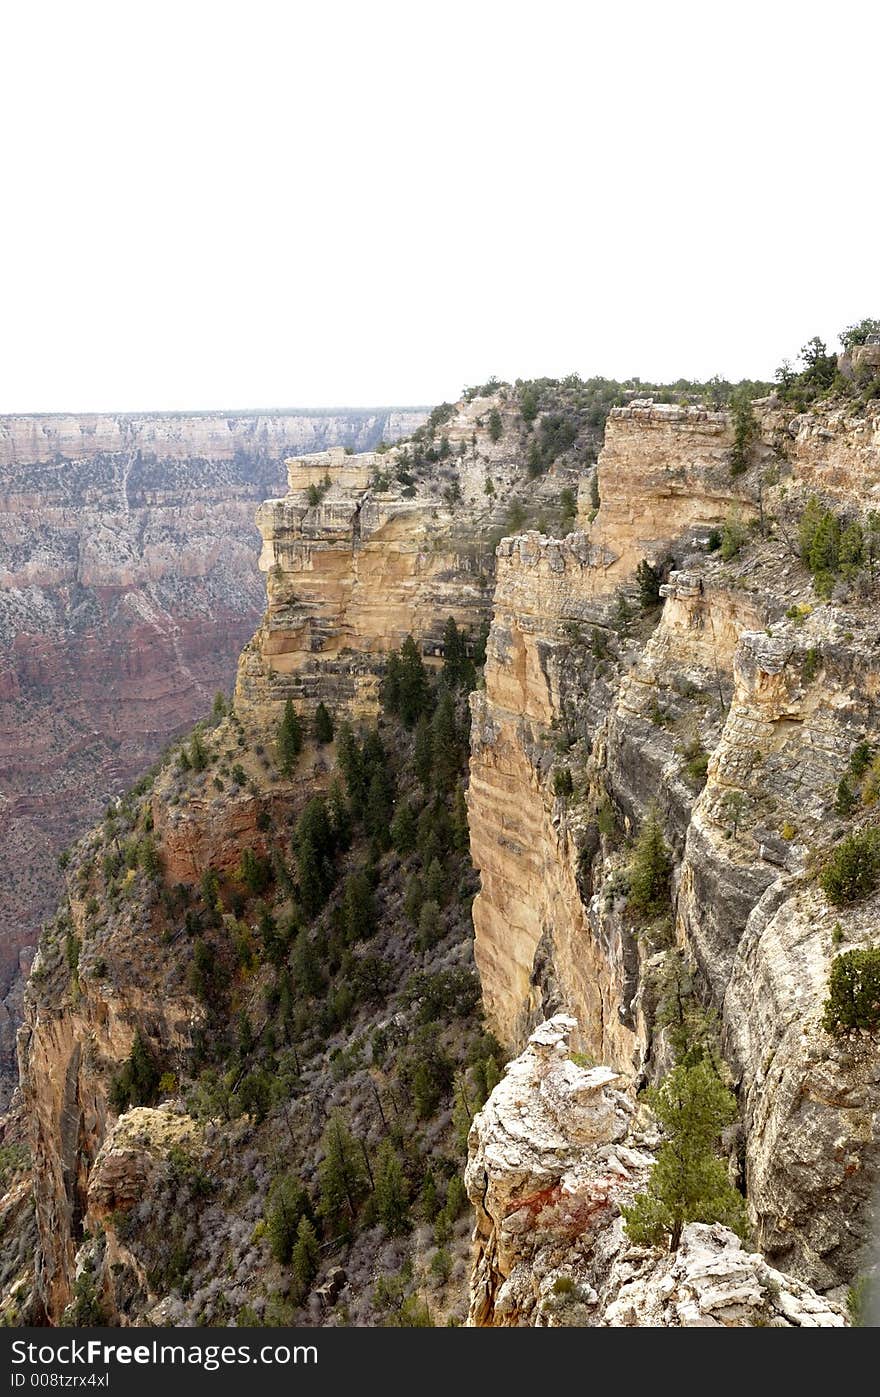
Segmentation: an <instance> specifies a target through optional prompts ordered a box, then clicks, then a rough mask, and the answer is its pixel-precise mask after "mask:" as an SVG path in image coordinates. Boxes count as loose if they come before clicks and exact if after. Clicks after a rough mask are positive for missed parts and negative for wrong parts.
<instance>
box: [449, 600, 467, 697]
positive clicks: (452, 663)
mask: <svg viewBox="0 0 880 1397" xmlns="http://www.w3.org/2000/svg"><path fill="white" fill-rule="evenodd" d="M466 659H467V646H466V645H465V640H464V636H463V635H462V633H461V631H460V630H459V629H458V626H457V625H456V624H455V617H454V616H450V617H449V620H448V621H447V622H446V627H445V629H444V631H443V681H444V683H446V684H448V685H449V687H450V689H454V688H456V686H457V685H459V684H460V683H461V682H462V678H463V675H464V663H465V660H466Z"/></svg>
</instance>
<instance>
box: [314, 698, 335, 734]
mask: <svg viewBox="0 0 880 1397" xmlns="http://www.w3.org/2000/svg"><path fill="white" fill-rule="evenodd" d="M315 741H316V742H321V743H326V742H332V741H333V719H332V718H331V717H330V710H329V709H328V707H327V705H326V704H325V703H324V701H323V699H322V701H321V702H320V703H319V704H318V707H317V708H316V709H315Z"/></svg>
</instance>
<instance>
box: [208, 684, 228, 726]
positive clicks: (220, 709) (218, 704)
mask: <svg viewBox="0 0 880 1397" xmlns="http://www.w3.org/2000/svg"><path fill="white" fill-rule="evenodd" d="M228 711H229V709H228V706H227V703H226V695H225V694H224V693H223V692H222V690H220V689H218V690H217V692H216V694H215V695H214V703H213V705H212V707H211V718H212V720H213V721H214V722H215V723H219V722H220V720H221V719H222V718H225V717H226V714H227V713H228Z"/></svg>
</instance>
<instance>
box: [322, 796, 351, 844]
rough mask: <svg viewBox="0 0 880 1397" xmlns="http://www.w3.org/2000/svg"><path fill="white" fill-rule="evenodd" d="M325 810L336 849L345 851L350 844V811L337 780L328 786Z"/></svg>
mask: <svg viewBox="0 0 880 1397" xmlns="http://www.w3.org/2000/svg"><path fill="white" fill-rule="evenodd" d="M327 811H328V814H329V817H330V827H331V829H332V831H333V842H334V845H335V847H336V848H337V849H339V850H340V851H341V852H342V853H345V851H346V849H347V848H348V847H349V846H350V844H351V833H352V830H351V811H350V810H349V808H348V805H347V804H346V801H345V796H344V794H343V791H342V786H341V784H340V782H339V780H338V779H337V780H335V781H334V782H333V785H332V786H331V787H330V800H329V802H328V806H327Z"/></svg>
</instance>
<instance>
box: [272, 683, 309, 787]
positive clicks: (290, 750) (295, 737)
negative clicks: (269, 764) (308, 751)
mask: <svg viewBox="0 0 880 1397" xmlns="http://www.w3.org/2000/svg"><path fill="white" fill-rule="evenodd" d="M277 745H278V767H279V770H280V771H281V773H282V775H283V776H290V775H291V773H292V772H293V768H294V767H295V766H296V759H297V757H298V756H299V754H300V752H301V751H302V745H303V730H302V723H301V722H300V720H299V717H298V715H297V712H296V710H295V708H294V706H293V700H292V699H288V700H287V703H286V704H285V705H284V716H283V717H282V719H281V722H280V724H279V727H278V744H277Z"/></svg>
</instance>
